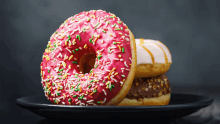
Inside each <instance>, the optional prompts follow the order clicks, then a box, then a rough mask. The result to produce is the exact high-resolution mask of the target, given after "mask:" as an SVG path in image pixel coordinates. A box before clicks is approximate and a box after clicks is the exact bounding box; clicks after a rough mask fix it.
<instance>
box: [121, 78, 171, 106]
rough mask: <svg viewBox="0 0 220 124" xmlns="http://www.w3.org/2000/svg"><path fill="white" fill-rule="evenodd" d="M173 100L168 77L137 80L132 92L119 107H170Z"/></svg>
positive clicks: (134, 82)
mask: <svg viewBox="0 0 220 124" xmlns="http://www.w3.org/2000/svg"><path fill="white" fill-rule="evenodd" d="M170 99H171V88H170V82H169V80H168V78H167V76H164V75H160V76H157V77H152V78H135V79H134V80H133V84H132V86H131V89H130V91H129V92H128V94H127V95H126V97H125V99H124V100H123V101H122V102H120V103H119V104H118V106H153V105H168V104H169V102H170Z"/></svg>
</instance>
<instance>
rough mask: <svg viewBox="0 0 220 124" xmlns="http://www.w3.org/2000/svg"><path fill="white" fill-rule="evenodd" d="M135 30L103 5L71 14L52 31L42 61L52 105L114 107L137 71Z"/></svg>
mask: <svg viewBox="0 0 220 124" xmlns="http://www.w3.org/2000/svg"><path fill="white" fill-rule="evenodd" d="M136 61H137V60H136V44H135V39H134V36H133V34H132V32H131V31H130V30H129V29H128V27H127V26H126V24H125V23H123V22H122V21H121V20H120V19H119V18H118V17H116V16H115V15H114V14H112V13H108V12H106V11H103V10H91V11H83V12H80V13H79V14H76V15H74V16H72V17H69V18H68V19H67V20H65V21H64V23H62V24H61V25H60V27H59V28H58V29H57V30H56V31H55V32H54V33H53V34H52V36H51V37H50V40H49V41H48V45H47V48H46V49H45V52H44V53H43V57H42V62H41V65H40V67H41V83H42V87H43V90H44V93H45V96H46V97H47V99H48V100H50V101H51V102H52V104H58V105H80V106H114V105H117V104H118V103H119V102H121V101H122V100H123V98H124V97H125V96H126V94H127V93H128V91H129V89H130V87H131V85H132V82H133V79H134V75H135V71H136V66H137V63H136Z"/></svg>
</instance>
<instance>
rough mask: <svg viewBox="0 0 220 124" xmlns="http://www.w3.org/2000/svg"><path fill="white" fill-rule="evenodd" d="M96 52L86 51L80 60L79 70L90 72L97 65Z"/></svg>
mask: <svg viewBox="0 0 220 124" xmlns="http://www.w3.org/2000/svg"><path fill="white" fill-rule="evenodd" d="M95 59H96V54H95V53H94V52H91V53H85V54H84V55H83V56H82V57H81V58H80V61H79V70H80V71H81V72H82V73H83V74H85V73H89V72H90V70H91V69H92V68H94V65H95Z"/></svg>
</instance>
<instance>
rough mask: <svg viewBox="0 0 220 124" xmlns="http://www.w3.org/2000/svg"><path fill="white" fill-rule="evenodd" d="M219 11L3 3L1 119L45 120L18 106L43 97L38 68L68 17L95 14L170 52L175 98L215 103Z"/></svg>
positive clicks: (195, 6)
mask: <svg viewBox="0 0 220 124" xmlns="http://www.w3.org/2000/svg"><path fill="white" fill-rule="evenodd" d="M219 8H220V1H218V0H191V1H190V0H169V1H167V0H50V1H49V0H14V1H12V0H7V1H6V0H5V1H4V0H1V1H0V42H1V44H0V55H1V59H0V62H1V67H0V72H1V74H0V77H1V83H0V88H1V89H0V105H1V107H0V112H1V119H3V118H2V117H4V119H5V120H7V121H9V122H13V121H14V120H11V119H8V118H5V117H9V116H11V117H15V118H16V119H17V120H19V117H18V116H17V115H22V114H23V115H25V116H26V117H27V116H30V117H28V118H29V119H30V120H31V118H38V119H41V117H39V116H35V115H34V114H33V113H30V112H28V111H27V110H23V109H21V108H19V107H17V106H16V104H15V100H16V99H17V98H19V97H23V96H31V95H35V94H43V90H42V86H41V83H40V62H41V60H42V55H43V52H44V50H45V48H46V45H47V43H48V40H49V38H50V36H51V35H52V33H53V32H54V31H55V30H56V29H57V28H58V27H59V26H60V24H61V23H63V22H64V21H65V20H66V19H67V18H68V17H70V16H73V15H75V14H78V13H79V12H81V11H89V10H92V9H103V10H106V11H107V12H111V13H114V14H115V15H116V16H118V17H120V19H121V20H122V21H123V22H124V23H125V24H127V25H128V27H129V28H130V30H131V31H132V32H133V34H134V36H135V38H148V39H155V40H160V41H161V42H163V43H164V44H165V45H166V46H167V47H168V48H169V49H170V52H171V55H172V61H173V63H172V65H171V68H170V70H169V71H168V72H167V73H166V75H167V76H168V78H169V80H170V83H171V87H172V91H173V92H185V93H196V94H202V95H209V96H213V97H217V96H215V94H218V93H219V94H220V91H219V90H220V81H219V77H220V70H219V69H220V57H219V55H220V49H219V47H220V13H219V12H220V9H219ZM218 110H220V109H218ZM16 116H17V117H16ZM20 120H21V119H20Z"/></svg>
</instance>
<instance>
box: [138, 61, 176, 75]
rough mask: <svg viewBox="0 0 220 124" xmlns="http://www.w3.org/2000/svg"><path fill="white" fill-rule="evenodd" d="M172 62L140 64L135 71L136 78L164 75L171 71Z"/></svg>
mask: <svg viewBox="0 0 220 124" xmlns="http://www.w3.org/2000/svg"><path fill="white" fill-rule="evenodd" d="M171 64H172V63H171V62H169V63H167V64H163V63H156V64H154V65H152V64H140V65H137V69H136V72H135V78H142V77H146V75H147V77H156V76H159V75H164V74H165V73H166V72H168V71H169V69H170V66H171Z"/></svg>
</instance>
